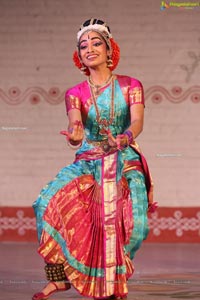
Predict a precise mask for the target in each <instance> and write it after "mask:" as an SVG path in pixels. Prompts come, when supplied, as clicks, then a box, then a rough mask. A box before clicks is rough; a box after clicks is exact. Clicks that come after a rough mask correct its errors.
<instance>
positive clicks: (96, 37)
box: [79, 36, 102, 45]
mask: <svg viewBox="0 0 200 300" xmlns="http://www.w3.org/2000/svg"><path fill="white" fill-rule="evenodd" d="M95 39H98V40H100V41H102V39H101V38H100V37H98V36H93V37H92V38H91V39H90V40H95ZM87 41H88V40H82V41H81V42H80V43H79V45H80V44H81V43H84V42H87Z"/></svg>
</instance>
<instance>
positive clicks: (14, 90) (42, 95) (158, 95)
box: [0, 85, 200, 105]
mask: <svg viewBox="0 0 200 300" xmlns="http://www.w3.org/2000/svg"><path fill="white" fill-rule="evenodd" d="M64 99H65V91H63V92H61V91H60V89H59V88H58V87H52V88H50V89H49V90H48V91H46V90H45V89H44V88H42V87H37V86H35V87H29V88H27V89H26V90H25V91H21V90H20V88H18V87H11V88H10V89H9V90H8V91H6V92H5V91H3V89H0V100H2V101H4V102H5V103H7V104H9V105H18V104H21V103H22V102H24V101H29V102H30V104H32V105H36V104H39V103H40V102H41V101H42V100H43V101H46V102H47V103H49V104H52V105H57V104H60V103H61V102H63V101H64ZM148 99H150V100H151V101H152V102H153V103H155V104H159V103H161V102H162V101H163V100H168V101H169V102H172V103H181V102H183V101H185V100H187V99H190V100H191V101H192V102H193V103H199V102H200V86H198V85H194V86H191V87H189V88H188V89H187V90H185V91H183V89H182V88H181V87H180V86H174V87H172V89H171V90H168V89H166V88H165V87H163V86H160V85H156V86H152V87H149V88H147V89H146V90H145V100H146V101H147V100H148Z"/></svg>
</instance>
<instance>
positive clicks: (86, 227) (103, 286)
mask: <svg viewBox="0 0 200 300" xmlns="http://www.w3.org/2000/svg"><path fill="white" fill-rule="evenodd" d="M110 99H111V86H110V85H108V86H107V87H105V88H104V89H103V90H102V91H101V94H100V95H99V96H98V98H97V99H96V101H97V106H98V109H99V112H100V115H101V118H105V119H109V118H110V110H111V105H110V103H111V100H110ZM138 103H142V104H144V99H143V89H142V85H141V83H140V82H139V81H138V80H136V79H134V78H130V77H127V76H120V75H117V76H116V77H115V80H114V112H115V113H114V120H113V122H112V124H111V125H110V126H109V129H110V130H111V132H112V134H113V135H114V136H116V135H117V134H122V133H123V132H124V131H125V130H126V129H127V128H128V127H129V125H130V106H131V105H137V104H138ZM66 108H67V112H68V111H69V110H71V109H74V108H76V109H79V110H80V111H81V114H82V119H83V125H84V128H85V139H84V142H83V144H82V146H81V148H79V149H78V151H77V152H76V155H75V160H74V162H73V163H72V164H71V165H68V166H66V167H64V168H63V169H61V170H60V172H59V173H58V174H57V176H56V177H55V179H54V180H52V181H51V182H50V183H48V184H47V185H46V186H45V187H44V188H43V189H42V191H41V193H40V195H39V197H38V199H37V200H36V201H35V202H34V204H33V207H34V210H35V214H36V218H37V230H38V239H39V249H38V252H39V254H40V255H41V256H42V257H43V258H44V260H45V261H46V262H48V263H62V264H64V269H65V274H66V277H67V278H68V280H69V281H70V282H71V284H72V285H73V286H74V288H75V289H77V290H78V291H79V293H80V294H82V295H84V296H89V297H97V298H98V297H108V296H110V295H113V294H115V295H117V296H123V295H126V294H127V293H128V288H127V280H128V278H129V277H130V276H131V275H132V274H133V271H134V268H133V264H132V261H131V260H132V258H133V257H134V255H135V252H136V250H137V249H138V248H139V247H140V245H141V243H142V241H143V240H144V239H145V238H146V237H147V234H148V222H147V210H148V207H149V206H150V205H151V203H152V181H151V177H150V174H149V170H148V166H147V163H146V160H145V158H144V156H143V155H142V154H141V153H140V150H139V147H138V145H137V144H136V143H135V142H134V143H133V144H131V145H130V146H129V147H127V148H126V149H124V150H122V151H119V150H117V149H116V148H115V147H109V145H108V143H107V140H106V138H105V136H102V135H100V134H99V131H100V130H101V128H100V126H99V124H98V123H97V120H96V110H95V107H94V103H93V101H92V97H91V93H90V88H89V85H88V82H87V81H84V82H82V83H80V84H79V85H77V86H75V87H73V88H71V89H69V90H68V91H67V93H66Z"/></svg>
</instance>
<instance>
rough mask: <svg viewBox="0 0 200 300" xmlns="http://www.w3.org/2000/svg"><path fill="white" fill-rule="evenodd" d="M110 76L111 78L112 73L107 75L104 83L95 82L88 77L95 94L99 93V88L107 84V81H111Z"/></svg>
mask: <svg viewBox="0 0 200 300" xmlns="http://www.w3.org/2000/svg"><path fill="white" fill-rule="evenodd" d="M112 78H113V75H112V74H111V75H110V76H109V77H108V79H107V80H106V81H105V82H104V83H102V84H95V83H94V82H93V81H92V79H91V77H89V79H88V83H89V85H90V86H91V87H92V88H93V89H95V94H96V95H99V92H100V89H101V88H103V87H105V86H106V85H107V84H109V83H110V82H111V80H112Z"/></svg>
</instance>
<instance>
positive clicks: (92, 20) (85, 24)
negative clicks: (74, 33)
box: [79, 19, 111, 33]
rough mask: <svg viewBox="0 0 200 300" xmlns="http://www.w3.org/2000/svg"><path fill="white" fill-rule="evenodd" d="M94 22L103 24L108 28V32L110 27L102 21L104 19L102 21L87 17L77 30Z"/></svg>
mask: <svg viewBox="0 0 200 300" xmlns="http://www.w3.org/2000/svg"><path fill="white" fill-rule="evenodd" d="M94 24H99V25H104V26H105V27H106V28H107V29H108V31H109V32H110V28H109V26H108V25H107V24H106V22H104V21H102V20H99V19H89V20H87V21H85V22H84V23H83V24H82V26H81V28H80V29H79V30H81V29H82V28H83V27H87V26H89V25H94ZM110 33H111V32H110Z"/></svg>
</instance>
